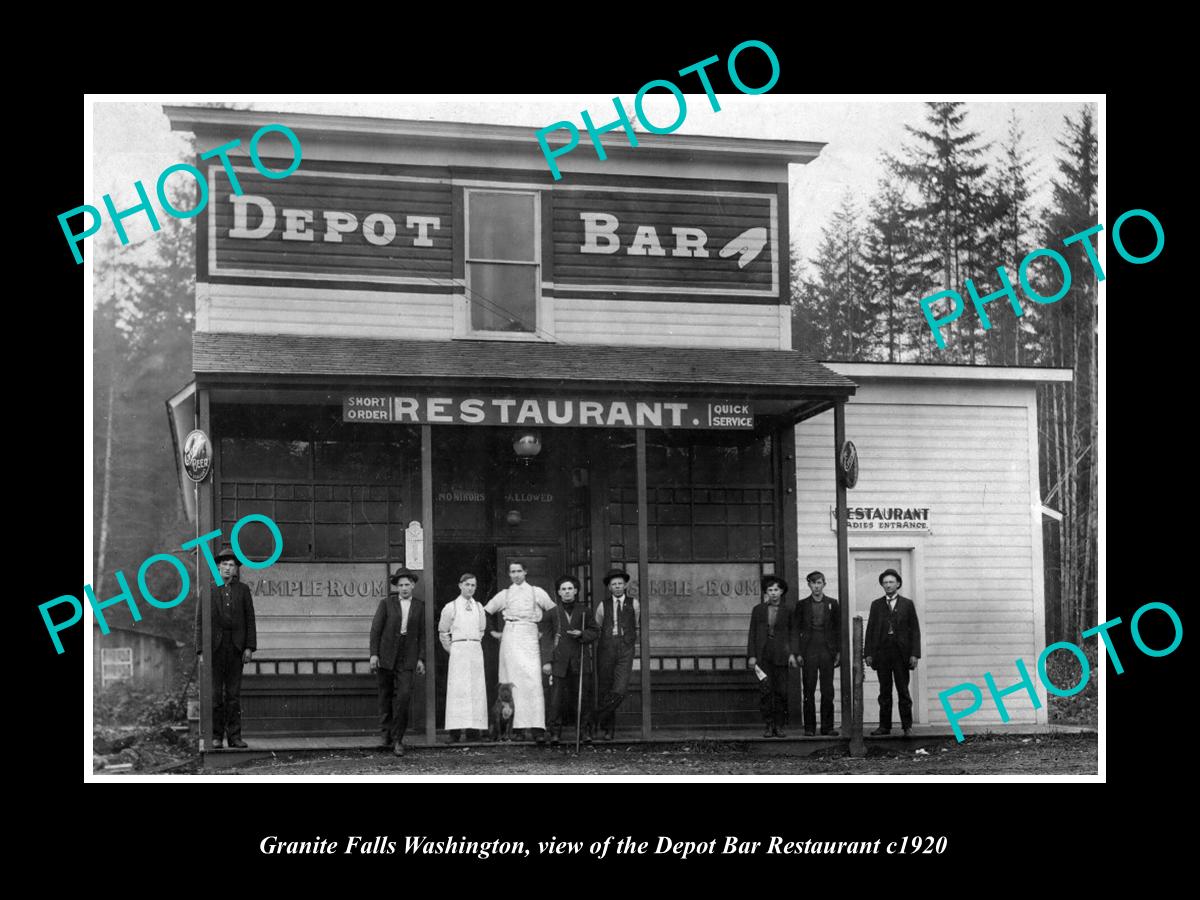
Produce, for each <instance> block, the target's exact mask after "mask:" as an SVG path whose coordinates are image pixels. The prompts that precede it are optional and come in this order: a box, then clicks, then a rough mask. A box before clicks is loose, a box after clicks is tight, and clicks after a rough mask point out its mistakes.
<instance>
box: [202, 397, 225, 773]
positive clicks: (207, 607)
mask: <svg viewBox="0 0 1200 900" xmlns="http://www.w3.org/2000/svg"><path fill="white" fill-rule="evenodd" d="M196 416H197V423H196V427H197V428H199V429H200V430H201V431H203V432H204V433H205V434H207V435H208V437H209V440H210V441H212V446H213V459H214V462H217V461H218V460H217V455H218V454H217V450H216V447H217V441H215V440H213V436H212V431H211V426H212V409H211V407H210V401H209V395H208V389H207V388H202V387H199V386H197V388H196ZM216 478H217V473H216V471H212V472H210V473H209V476H208V478H206V479H205V480H204V482H203V483H202V484H200V485H198V487H197V491H196V500H197V503H196V536H197V537H199V536H200V535H201V534H208V533H209V532H210V531H212V530H213V528H214V527H215V526H214V525H213V517H214V512H213V482H214V481H215V480H216ZM220 550H221V548H220V547H219V546H218V547H217V552H218V553H219V552H220ZM210 581H212V573H211V572H209V571H208V565H207V563H206V564H205V565H204V566H203V568H202V567H201V565H200V547H199V545H197V546H196V602H197V603H199V604H200V647H199V648H198V649H200V650H201V651H202V652H201V657H200V670H199V678H200V682H199V685H198V687H199V688H200V752H201V753H203V752H204V751H205V749H208V748H210V744H209V741H210V740H211V737H212V733H213V696H212V664H213V660H212V652H211V651H212V625H213V623H212V604H211V603H205V602H204V596H205V591H204V588H203V587H202V585H205V584H208V583H209V582H210Z"/></svg>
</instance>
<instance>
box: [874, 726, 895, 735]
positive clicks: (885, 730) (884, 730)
mask: <svg viewBox="0 0 1200 900" xmlns="http://www.w3.org/2000/svg"><path fill="white" fill-rule="evenodd" d="M891 733H892V729H890V728H884V727H882V726H880V727H879V728H876V729H875V730H874V731H872V732H871V734H873V735H880V734H891Z"/></svg>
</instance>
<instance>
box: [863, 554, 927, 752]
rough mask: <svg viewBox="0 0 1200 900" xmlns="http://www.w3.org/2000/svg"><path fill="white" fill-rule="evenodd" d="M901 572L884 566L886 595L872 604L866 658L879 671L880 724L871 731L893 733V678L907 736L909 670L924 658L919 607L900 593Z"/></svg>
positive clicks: (909, 728)
mask: <svg viewBox="0 0 1200 900" xmlns="http://www.w3.org/2000/svg"><path fill="white" fill-rule="evenodd" d="M902 583H903V582H902V581H901V579H900V573H899V572H897V571H896V570H895V569H884V570H883V572H882V573H881V574H880V576H879V584H880V585H881V586H882V587H883V596H882V597H880V598H879V599H877V600H876V601H875V602H874V603H872V604H871V614H870V617H869V618H868V619H867V634H866V638H865V640H864V641H863V662H865V663H866V664H867V665H868V666H870V667H871V668H872V669H874V670H875V671H876V672H878V673H879V727H878V728H876V729H875V730H874V731H872V732H871V734H891V733H892V682H895V683H896V694H897V695H898V696H899V697H900V725H901V727H903V729H904V736H905V737H908V736H909V735H911V734H912V697H911V696H910V695H909V693H908V673H909V671H910V670H911V669H915V668H916V667H917V660H918V659H920V658H921V625H920V623H919V622H917V608H916V606H914V605H913V602H912V601H911V600H909V599H908V598H907V597H902V596H901V595H900V585H901V584H902Z"/></svg>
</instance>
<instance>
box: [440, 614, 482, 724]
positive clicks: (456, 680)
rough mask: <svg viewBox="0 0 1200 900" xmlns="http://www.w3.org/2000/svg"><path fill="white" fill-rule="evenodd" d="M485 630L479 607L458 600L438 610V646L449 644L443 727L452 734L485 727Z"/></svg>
mask: <svg viewBox="0 0 1200 900" xmlns="http://www.w3.org/2000/svg"><path fill="white" fill-rule="evenodd" d="M486 629H487V616H486V615H484V612H483V604H482V603H480V602H479V601H478V600H472V601H471V609H469V610H468V609H467V600H466V598H465V597H461V596H460V597H458V598H456V599H455V600H454V602H453V603H447V604H446V606H445V607H443V609H442V617H441V621H440V622H439V623H438V632H439V633H440V634H441V636H442V643H443V644H445V643H446V642H447V640H448V641H449V643H450V647H449V650H450V666H449V668H448V669H447V670H446V723H445V728H446V729H447V730H450V731H453V730H458V729H463V728H477V729H480V730H483V729H485V728H487V727H488V710H487V681H486V679H485V677H484V672H483V645H482V644H480V639H481V638H482V637H483V633H484V631H485V630H486Z"/></svg>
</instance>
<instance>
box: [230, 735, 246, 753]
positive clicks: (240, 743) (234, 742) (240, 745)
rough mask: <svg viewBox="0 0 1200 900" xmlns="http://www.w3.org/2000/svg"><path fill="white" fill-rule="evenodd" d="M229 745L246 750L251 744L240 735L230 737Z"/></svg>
mask: <svg viewBox="0 0 1200 900" xmlns="http://www.w3.org/2000/svg"><path fill="white" fill-rule="evenodd" d="M229 746H230V747H237V748H238V749H239V750H245V749H246V747H247V746H249V745H248V744H247V743H246V742H245V741H243V740H242V739H241V738H240V737H235V738H230V739H229Z"/></svg>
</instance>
